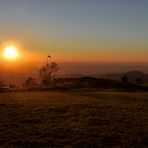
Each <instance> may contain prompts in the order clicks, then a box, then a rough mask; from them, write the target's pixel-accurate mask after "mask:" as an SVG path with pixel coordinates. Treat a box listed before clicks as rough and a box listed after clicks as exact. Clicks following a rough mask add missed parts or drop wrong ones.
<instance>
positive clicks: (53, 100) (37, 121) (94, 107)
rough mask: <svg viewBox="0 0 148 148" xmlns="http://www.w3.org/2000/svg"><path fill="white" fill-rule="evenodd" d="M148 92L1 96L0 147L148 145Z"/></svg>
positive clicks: (24, 93)
mask: <svg viewBox="0 0 148 148" xmlns="http://www.w3.org/2000/svg"><path fill="white" fill-rule="evenodd" d="M147 104H148V93H119V92H118V93H117V92H63V93H62V92H20V93H2V94H0V147H60V148H61V147H82V148H87V147H88V148H91V147H92V148H95V147H132V148H133V147H148V124H147V123H148V106H147Z"/></svg>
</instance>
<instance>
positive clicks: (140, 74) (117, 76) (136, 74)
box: [95, 71, 148, 84]
mask: <svg viewBox="0 0 148 148" xmlns="http://www.w3.org/2000/svg"><path fill="white" fill-rule="evenodd" d="M125 75H126V76H127V77H128V81H129V82H132V83H134V82H135V79H136V78H142V79H143V81H144V83H145V84H148V74H144V73H143V72H141V71H129V72H127V73H117V74H104V75H96V76H95V77H97V78H105V79H114V80H119V81H121V78H122V77H123V76H125Z"/></svg>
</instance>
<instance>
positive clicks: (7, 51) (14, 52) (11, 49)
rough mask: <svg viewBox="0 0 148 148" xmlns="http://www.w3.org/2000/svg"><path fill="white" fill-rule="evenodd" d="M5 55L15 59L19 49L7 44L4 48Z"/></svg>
mask: <svg viewBox="0 0 148 148" xmlns="http://www.w3.org/2000/svg"><path fill="white" fill-rule="evenodd" d="M4 56H5V57H6V58H8V59H15V58H16V57H17V56H18V51H17V48H16V47H15V46H11V45H10V46H7V47H6V48H5V49H4Z"/></svg>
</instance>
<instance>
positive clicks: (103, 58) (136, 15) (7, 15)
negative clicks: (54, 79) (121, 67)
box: [0, 0, 148, 63]
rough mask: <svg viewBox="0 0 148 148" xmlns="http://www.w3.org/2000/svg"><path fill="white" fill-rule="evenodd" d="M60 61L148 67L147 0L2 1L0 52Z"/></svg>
mask: <svg viewBox="0 0 148 148" xmlns="http://www.w3.org/2000/svg"><path fill="white" fill-rule="evenodd" d="M5 42H14V43H16V44H17V45H18V46H19V47H20V48H22V49H23V50H26V51H27V52H28V53H30V54H31V55H32V54H35V55H36V54H38V55H43V56H44V55H47V54H51V55H53V56H54V57H58V58H59V59H61V61H63V62H65V61H73V62H74V61H79V62H80V61H82V62H88V61H95V62H115V63H117V62H123V63H124V62H126V63H127V62H137V63H140V62H145V63H148V58H147V57H148V0H0V44H1V45H0V47H1V50H2V45H3V44H4V43H5Z"/></svg>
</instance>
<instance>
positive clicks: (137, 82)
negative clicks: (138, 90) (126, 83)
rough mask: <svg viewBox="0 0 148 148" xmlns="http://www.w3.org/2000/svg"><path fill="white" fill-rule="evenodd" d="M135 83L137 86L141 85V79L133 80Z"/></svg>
mask: <svg viewBox="0 0 148 148" xmlns="http://www.w3.org/2000/svg"><path fill="white" fill-rule="evenodd" d="M135 83H136V84H137V85H141V84H143V79H142V78H140V77H139V78H136V79H135Z"/></svg>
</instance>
